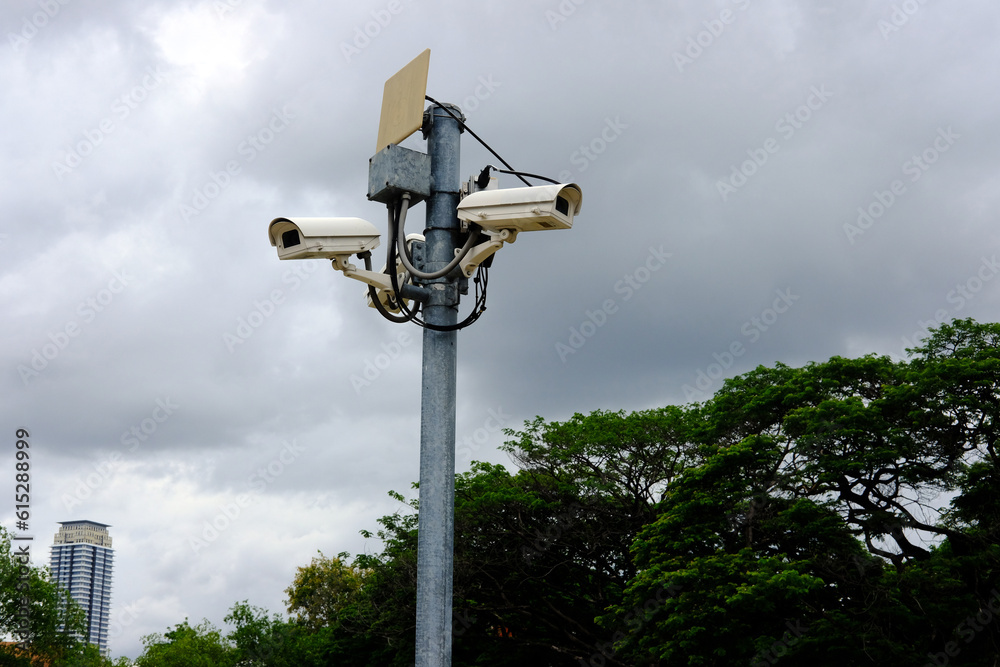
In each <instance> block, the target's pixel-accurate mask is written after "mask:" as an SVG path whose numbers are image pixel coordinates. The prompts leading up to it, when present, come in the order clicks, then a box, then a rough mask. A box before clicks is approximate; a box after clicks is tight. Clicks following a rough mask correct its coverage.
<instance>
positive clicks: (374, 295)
mask: <svg viewBox="0 0 1000 667" xmlns="http://www.w3.org/2000/svg"><path fill="white" fill-rule="evenodd" d="M362 257H363V258H364V260H365V270H366V271H371V270H372V254H371V253H370V252H366V253H364V254H363V255H362ZM368 297H369V298H370V299H371V300H372V303H373V304H374V305H375V310H377V311H378V312H379V313H381V315H382V317H384V318H385V319H387V320H389V321H390V322H396V323H398V324H403V323H404V322H409V321H410V319H411V318H409V317H400V316H398V315H393V314H392V313H390V312H389V311H388V310H386V309H385V306H383V305H382V302H381V301H379V298H378V291H377V290H376V289H375V286H374V285H369V286H368Z"/></svg>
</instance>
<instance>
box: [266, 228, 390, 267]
mask: <svg viewBox="0 0 1000 667" xmlns="http://www.w3.org/2000/svg"><path fill="white" fill-rule="evenodd" d="M267 234H268V236H269V237H270V239H271V245H273V246H276V247H277V248H278V259H315V258H326V259H333V258H335V257H345V256H349V255H356V254H358V253H362V252H366V251H368V250H372V249H374V248H377V247H378V240H379V234H378V230H377V229H375V225H373V224H372V223H370V222H368V221H367V220H362V219H361V218H275V219H274V220H272V221H271V224H270V226H268V228H267Z"/></svg>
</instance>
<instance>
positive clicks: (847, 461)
mask: <svg viewBox="0 0 1000 667" xmlns="http://www.w3.org/2000/svg"><path fill="white" fill-rule="evenodd" d="M998 341H1000V325H995V324H989V325H980V324H977V323H975V322H973V321H971V320H961V321H956V322H953V323H952V324H951V325H947V326H943V327H941V328H940V329H938V330H936V331H935V332H932V335H931V336H930V337H929V338H928V339H927V340H926V341H925V344H924V345H923V346H922V347H920V348H917V349H915V350H912V353H913V354H914V355H915V357H914V358H913V359H912V360H911V361H908V362H893V361H892V360H890V359H888V358H885V357H875V356H869V357H863V358H861V359H856V360H848V359H842V358H839V357H834V358H833V359H831V360H830V361H828V362H825V363H821V364H810V365H808V366H806V367H805V368H801V369H792V368H788V367H786V366H783V365H781V364H778V365H777V366H776V367H775V368H773V369H769V368H758V369H757V370H755V371H752V372H751V373H748V374H746V375H744V376H741V377H738V378H734V379H732V380H729V381H727V382H726V383H725V385H724V386H723V388H722V389H721V390H720V391H719V392H718V393H717V394H716V395H715V396H714V397H713V398H712V399H711V400H709V401H707V402H706V403H705V404H703V405H701V406H693V407H692V408H691V410H692V412H693V413H696V414H697V415H698V416H697V418H696V420H695V421H696V422H697V423H699V424H701V425H702V426H701V428H700V429H699V431H698V433H697V436H696V437H697V440H698V441H699V442H700V445H701V447H702V451H703V452H704V453H705V461H704V463H702V464H701V465H700V466H697V467H693V468H690V469H688V470H686V471H685V472H684V473H683V474H681V475H680V476H679V477H678V478H677V479H676V480H675V481H674V483H673V484H671V485H670V487H669V488H668V490H667V493H666V495H665V497H664V500H663V502H662V503H661V504H660V506H659V507H658V510H659V516H658V518H657V519H656V520H655V521H654V522H652V523H650V524H649V525H647V526H646V527H645V528H644V529H643V530H642V531H641V533H640V536H639V539H637V540H636V542H635V544H634V545H633V549H632V553H633V555H634V558H635V566H636V568H637V570H638V574H637V576H636V577H635V578H634V579H633V580H631V581H630V582H629V584H628V587H627V589H626V591H625V595H624V597H623V600H622V602H621V603H620V604H618V605H614V606H613V607H612V608H611V610H610V613H608V614H605V615H604V616H602V622H603V623H604V625H605V627H607V628H609V630H610V629H615V630H616V635H615V636H616V638H617V643H616V645H615V651H616V655H619V656H621V657H622V658H625V659H627V660H629V661H631V662H632V664H690V665H696V664H697V665H724V664H747V663H751V664H773V662H776V661H777V660H778V659H779V658H780V659H781V660H782V663H783V664H788V665H795V664H810V663H813V664H815V663H817V662H822V663H826V662H830V661H832V662H836V663H838V664H856V665H861V664H889V665H915V664H924V663H925V662H927V660H928V659H932V660H937V659H938V656H939V655H943V656H944V657H945V659H950V658H949V656H951V655H952V653H946V651H949V650H960V651H961V655H962V659H963V663H964V664H976V665H980V664H981V665H987V664H993V662H992V660H993V659H994V657H995V655H997V653H998V642H997V640H998V637H1000V631H998V629H997V625H998V624H989V625H982V624H981V627H979V629H978V630H977V631H974V632H973V631H971V630H969V627H971V626H965V627H964V626H963V625H962V624H963V623H964V622H965V621H964V619H968V618H975V617H976V615H977V614H980V615H982V614H984V613H989V614H992V612H991V611H990V605H991V604H993V605H1000V594H998V595H994V594H995V593H996V587H997V585H998V584H1000V577H998V568H997V566H998V563H1000V558H998V548H997V545H996V535H997V525H998V524H997V516H998V514H997V506H998V505H997V501H996V500H995V496H996V493H995V488H996V487H995V486H992V485H993V483H994V482H995V481H996V480H997V479H998V476H997V462H998V461H997V457H996V442H997V430H996V424H997V417H998V415H1000V393H998V391H1000V389H998V388H1000V348H998V346H997V342H998ZM956 492H957V495H956V496H955V498H954V499H953V500H952V502H951V509H950V511H948V512H946V511H945V510H946V509H948V508H947V507H945V506H943V504H942V503H938V504H935V503H934V502H933V498H934V497H936V496H937V495H938V494H941V493H956ZM966 494H969V495H966ZM665 586H670V587H673V588H674V590H675V591H677V594H676V595H673V596H670V597H665V596H663V595H662V594H661V593H660V591H662V590H663V589H664V587H665ZM994 597H995V598H996V600H995V601H994ZM996 608H997V609H1000V607H996ZM636 610H640V613H638V614H637V613H636ZM970 614H971V616H970ZM982 618H983V617H982V616H980V620H982ZM972 623H975V621H974V620H973V621H972ZM966 631H968V632H966ZM959 638H960V639H961V640H962V641H960V642H959V641H958V639H959ZM952 642H957V643H954V644H952ZM959 646H960V648H959ZM932 664H933V663H932ZM939 664H943V663H939Z"/></svg>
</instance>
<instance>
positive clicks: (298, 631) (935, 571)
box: [137, 320, 1000, 667]
mask: <svg viewBox="0 0 1000 667" xmlns="http://www.w3.org/2000/svg"><path fill="white" fill-rule="evenodd" d="M998 343H1000V325H998V324H978V323H976V322H974V321H972V320H956V321H954V322H952V323H951V324H949V325H943V326H942V327H940V328H939V329H937V330H934V331H932V332H931V335H930V336H929V337H928V338H927V339H926V340H925V341H924V342H923V343H922V344H921V346H920V347H918V348H915V349H913V350H911V351H910V352H911V358H910V359H909V360H907V361H904V362H897V361H893V360H892V359H889V358H887V357H879V356H874V355H871V356H866V357H862V358H859V359H845V358H841V357H833V358H832V359H830V360H828V361H826V362H822V363H812V364H809V365H807V366H805V367H803V368H790V367H788V366H785V365H783V364H776V365H775V366H774V367H773V368H765V367H760V368H757V369H755V370H753V371H751V372H749V373H746V374H744V375H742V376H739V377H736V378H732V379H730V380H727V381H726V382H725V383H724V385H723V387H722V388H721V389H720V390H719V391H718V392H717V393H716V394H715V395H714V396H713V397H712V398H711V399H710V400H708V401H706V402H705V403H702V404H697V405H689V406H684V407H678V406H671V407H666V408H662V409H657V410H646V411H641V412H635V413H625V412H606V411H597V412H594V413H591V414H589V415H580V414H576V415H573V416H572V417H571V418H570V419H569V420H567V421H565V422H546V421H544V420H543V419H542V418H540V417H539V418H536V419H534V420H531V421H528V422H526V423H525V425H524V428H523V430H520V431H515V430H508V431H506V433H507V435H508V437H509V440H508V442H507V443H506V444H505V446H504V449H505V450H506V451H507V452H508V453H509V454H510V455H511V457H512V459H513V460H514V461H515V462H516V463H517V464H518V467H519V469H518V470H517V471H511V470H508V469H507V468H505V467H503V466H499V465H491V464H485V463H475V464H474V465H473V467H472V470H471V471H470V472H468V473H465V474H462V475H458V476H456V480H455V488H456V509H455V572H454V586H453V591H454V600H453V606H454V612H455V616H454V619H453V630H454V637H453V650H454V664H455V665H490V666H503V665H523V664H531V665H536V664H537V665H549V666H558V665H566V666H569V665H752V666H754V667H757V666H758V665H774V664H777V663H779V662H780V663H781V665H788V666H789V667H792V666H794V665H809V666H810V667H812V666H813V665H825V664H838V665H840V664H843V665H867V664H872V665H887V666H895V665H901V666H902V665H907V666H919V665H923V664H928V663H929V664H963V665H974V666H976V667H980V666H981V667H986V666H987V665H990V666H993V667H995V664H996V656H997V655H1000V613H997V612H996V611H994V610H1000V493H998V492H997V489H998V488H1000V486H998V485H1000V465H998V464H1000V459H998V457H997V451H996V447H997V443H998V438H1000V430H998V429H1000V427H998V423H1000V422H998V417H1000V347H998ZM390 495H392V497H394V498H395V499H396V500H398V501H399V502H400V503H401V504H402V505H403V508H402V509H401V510H400V511H399V512H396V513H394V514H392V515H389V516H385V517H382V518H381V519H380V520H379V522H378V523H379V528H378V530H377V531H376V533H375V534H374V535H373V534H372V533H370V532H367V531H363V534H364V535H366V536H368V537H378V538H379V540H380V541H381V543H382V550H381V552H380V553H375V554H366V555H362V556H358V557H356V558H355V559H354V561H353V562H351V563H348V562H347V554H340V555H338V557H336V558H328V557H326V556H324V555H323V554H322V553H320V554H319V556H318V557H316V558H313V560H312V562H311V563H310V564H309V565H306V566H303V567H300V568H299V569H298V572H297V573H296V577H295V580H294V581H293V582H292V585H291V586H290V587H289V588H288V590H287V591H286V593H287V594H288V611H289V613H290V614H292V618H291V619H289V620H283V619H282V618H281V617H279V616H277V615H275V616H273V617H268V614H267V612H265V611H264V610H262V609H259V608H256V607H251V606H250V605H249V604H248V603H246V602H243V603H239V604H237V605H235V606H234V607H233V609H232V611H231V612H230V614H229V616H227V617H226V621H227V622H229V623H230V624H232V625H233V626H234V627H235V630H234V631H233V632H232V633H230V634H229V635H228V636H226V637H222V636H221V635H220V634H219V632H218V631H216V630H214V629H213V628H211V626H208V625H206V624H202V625H201V626H198V627H196V628H191V627H190V626H188V625H187V623H186V622H185V623H184V624H182V625H179V626H177V628H176V629H175V630H174V631H173V632H171V633H167V635H166V636H165V637H155V638H150V641H149V643H148V644H147V650H146V653H145V654H144V656H143V658H140V662H139V663H137V665H139V667H147V666H153V665H156V666H159V665H173V664H177V665H181V664H184V665H188V664H191V665H198V664H213V665H216V664H218V665H228V664H232V665H260V666H264V665H267V666H272V665H273V666H275V667H284V666H285V665H304V666H308V665H330V664H337V665H358V666H361V665H388V666H395V665H399V666H405V665H410V664H412V659H413V647H414V630H415V621H414V615H415V590H416V550H417V549H416V545H417V516H418V512H419V505H418V503H417V501H416V500H410V501H407V500H406V499H405V498H404V497H403V496H402V495H400V494H398V493H395V492H392V493H391V494H390ZM956 651H957V652H956ZM196 655H202V656H204V655H212V656H214V657H213V658H212V659H211V661H210V662H197V661H196V660H198V659H199V658H196V657H195V656H196ZM956 656H957V657H956ZM168 657H169V658H170V659H171V660H175V661H174V662H171V661H169V660H168ZM185 660H191V661H190V662H185ZM942 660H944V661H945V662H942Z"/></svg>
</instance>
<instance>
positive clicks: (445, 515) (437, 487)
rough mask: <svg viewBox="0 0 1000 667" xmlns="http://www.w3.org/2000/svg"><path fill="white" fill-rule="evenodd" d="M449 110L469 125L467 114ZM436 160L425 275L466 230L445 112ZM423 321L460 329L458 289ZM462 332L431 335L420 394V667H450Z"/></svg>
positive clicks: (445, 281)
mask: <svg viewBox="0 0 1000 667" xmlns="http://www.w3.org/2000/svg"><path fill="white" fill-rule="evenodd" d="M444 106H447V107H448V108H449V109H450V110H451V111H452V112H453V113H454V114H455V115H456V116H458V117H459V118H462V119H463V120H464V117H463V116H462V112H461V110H460V109H459V108H458V107H456V106H454V105H450V104H448V105H444ZM425 113H426V115H425V121H424V122H425V131H426V133H427V135H428V138H427V143H428V149H427V152H428V154H429V155H430V158H431V195H430V198H429V199H428V200H427V227H426V229H425V230H424V237H425V246H424V252H425V258H426V260H425V267H426V268H425V269H424V270H425V271H427V272H433V271H436V270H438V269H441V268H443V267H444V266H445V265H447V264H448V262H450V261H451V260H452V259H454V257H455V249H456V248H457V238H458V234H459V222H458V217H457V215H456V208H457V206H458V201H459V183H460V174H459V148H460V140H461V137H460V135H461V132H462V129H461V125H460V124H459V123H458V121H456V120H455V119H454V118H452V117H451V116H450V115H448V113H447V112H446V111H444V110H443V109H442V108H441V107H440V106H437V105H434V106H432V107H430V108H429V109H428V110H427V112H425ZM427 287H428V288H429V289H430V297H429V299H428V300H427V302H425V303H424V305H423V314H424V320H425V321H426V322H427V323H428V324H432V325H438V326H448V325H453V324H455V323H456V322H457V321H458V301H459V281H458V278H457V277H455V276H446V277H444V278H439V279H437V280H433V281H430V283H429V284H428V285H427ZM457 352H458V350H457V331H434V330H432V329H424V347H423V381H422V383H421V394H420V494H419V498H420V511H419V519H418V522H419V523H418V528H419V532H418V537H417V637H416V639H417V644H416V656H415V659H416V667H450V665H451V618H452V609H451V598H452V571H453V566H454V544H455V394H456V371H457Z"/></svg>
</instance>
